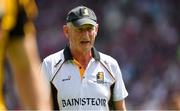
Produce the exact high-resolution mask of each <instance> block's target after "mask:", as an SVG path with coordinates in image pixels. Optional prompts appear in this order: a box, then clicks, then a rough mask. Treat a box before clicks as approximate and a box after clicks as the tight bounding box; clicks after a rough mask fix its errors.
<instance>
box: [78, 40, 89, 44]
mask: <svg viewBox="0 0 180 111" xmlns="http://www.w3.org/2000/svg"><path fill="white" fill-rule="evenodd" d="M80 43H81V44H87V43H90V41H81V42H80Z"/></svg>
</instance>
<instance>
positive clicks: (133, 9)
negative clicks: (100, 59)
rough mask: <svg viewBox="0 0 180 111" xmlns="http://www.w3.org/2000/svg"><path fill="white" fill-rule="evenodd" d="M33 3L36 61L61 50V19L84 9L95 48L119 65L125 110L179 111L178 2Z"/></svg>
mask: <svg viewBox="0 0 180 111" xmlns="http://www.w3.org/2000/svg"><path fill="white" fill-rule="evenodd" d="M37 5H38V8H39V16H38V18H37V20H36V21H35V23H36V27H37V40H38V42H37V43H38V46H39V52H40V56H41V59H43V58H45V57H46V56H48V55H50V54H52V53H54V52H57V51H59V50H61V49H62V48H64V46H65V45H66V43H67V40H66V38H65V36H64V34H63V30H62V27H63V25H64V24H65V20H66V15H67V13H68V11H69V10H70V9H72V8H74V7H76V6H78V5H85V6H87V7H89V8H91V9H93V10H94V12H95V13H96V15H97V18H98V23H99V33H98V35H97V39H96V43H95V47H96V48H97V50H99V51H101V52H103V53H106V54H108V55H111V56H112V57H114V58H116V60H117V61H118V63H119V65H120V68H121V71H122V76H123V78H124V82H125V84H126V88H127V90H128V92H129V96H128V97H127V98H126V106H127V109H129V110H177V109H179V110H180V82H179V81H180V14H179V12H180V1H179V0H79V1H77V0H37ZM8 71H9V70H7V72H8ZM6 81H8V84H7V88H6V89H5V91H6V95H8V96H6V100H7V103H8V107H9V109H14V108H15V109H18V108H20V105H19V102H18V97H17V93H16V89H13V88H12V86H13V81H11V76H8V77H6ZM12 90H13V91H12ZM44 93H46V92H44Z"/></svg>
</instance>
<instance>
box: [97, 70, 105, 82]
mask: <svg viewBox="0 0 180 111" xmlns="http://www.w3.org/2000/svg"><path fill="white" fill-rule="evenodd" d="M96 79H97V83H99V84H103V83H104V73H103V72H98V73H97V75H96Z"/></svg>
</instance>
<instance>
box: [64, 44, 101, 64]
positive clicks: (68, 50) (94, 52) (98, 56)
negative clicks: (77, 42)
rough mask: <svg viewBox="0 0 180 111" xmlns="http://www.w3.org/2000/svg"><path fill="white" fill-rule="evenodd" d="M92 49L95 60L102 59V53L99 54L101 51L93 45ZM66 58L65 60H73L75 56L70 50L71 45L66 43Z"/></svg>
mask: <svg viewBox="0 0 180 111" xmlns="http://www.w3.org/2000/svg"><path fill="white" fill-rule="evenodd" d="M91 51H92V56H93V58H94V59H95V60H98V61H99V60H100V55H99V52H98V51H97V50H96V48H95V47H93V48H92V49H91ZM63 53H64V58H65V61H67V60H73V57H72V54H71V51H70V48H69V46H67V45H66V47H65V48H64V52H63Z"/></svg>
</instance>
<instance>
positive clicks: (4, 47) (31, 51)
mask: <svg viewBox="0 0 180 111" xmlns="http://www.w3.org/2000/svg"><path fill="white" fill-rule="evenodd" d="M0 3H1V4H0V15H1V16H0V110H4V109H6V105H5V102H4V97H3V96H4V94H3V80H4V61H5V56H6V53H7V57H8V60H9V62H10V65H11V67H12V69H13V74H14V75H13V77H14V79H15V82H16V84H17V88H18V92H19V95H20V99H21V100H22V104H23V106H24V107H23V109H40V110H50V109H51V99H50V98H51V97H50V96H49V95H50V94H48V93H50V89H49V87H48V85H47V84H45V83H46V82H45V81H46V80H45V78H44V77H43V76H42V74H39V72H37V67H39V64H40V59H39V55H38V52H37V46H36V38H35V28H34V25H33V19H34V18H35V16H36V15H37V7H36V4H35V1H34V0H0ZM25 36H26V37H25Z"/></svg>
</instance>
